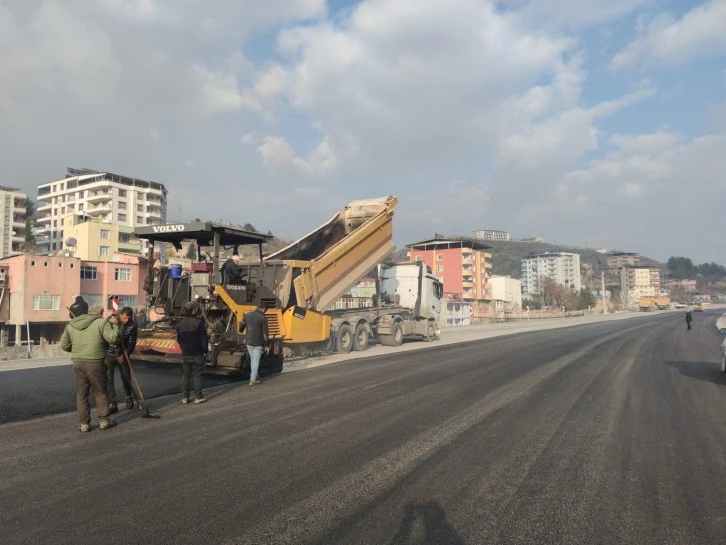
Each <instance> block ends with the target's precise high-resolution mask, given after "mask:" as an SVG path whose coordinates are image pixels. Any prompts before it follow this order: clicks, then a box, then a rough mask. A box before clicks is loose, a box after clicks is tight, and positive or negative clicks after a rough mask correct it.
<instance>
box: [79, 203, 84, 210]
mask: <svg viewBox="0 0 726 545" xmlns="http://www.w3.org/2000/svg"><path fill="white" fill-rule="evenodd" d="M78 211H79V212H82V211H83V203H79V204H78Z"/></svg>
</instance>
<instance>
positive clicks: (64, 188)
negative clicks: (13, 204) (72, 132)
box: [35, 168, 167, 253]
mask: <svg viewBox="0 0 726 545" xmlns="http://www.w3.org/2000/svg"><path fill="white" fill-rule="evenodd" d="M166 195H167V190H166V188H165V187H164V185H163V184H160V183H157V182H147V181H144V180H139V179H136V178H129V177H127V176H120V175H118V174H112V173H110V172H100V171H96V170H89V169H85V168H84V169H75V168H69V169H68V173H67V174H66V177H65V178H62V179H60V180H55V181H53V182H48V183H46V184H42V185H39V186H38V204H37V207H36V210H37V214H38V228H37V230H36V236H35V238H36V242H37V243H38V246H39V249H40V251H41V252H44V253H50V252H54V251H57V250H60V249H61V248H62V247H63V240H64V239H63V218H64V217H65V216H66V215H68V214H85V215H87V216H91V217H93V218H96V219H99V220H101V221H104V222H108V223H112V224H116V225H126V226H129V227H136V226H137V225H157V224H160V223H165V222H166Z"/></svg>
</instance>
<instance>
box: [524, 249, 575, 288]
mask: <svg viewBox="0 0 726 545" xmlns="http://www.w3.org/2000/svg"><path fill="white" fill-rule="evenodd" d="M542 277H546V278H551V279H552V280H554V281H555V282H557V283H558V284H561V285H563V286H567V287H568V288H570V289H571V290H572V291H579V290H580V288H581V287H582V283H581V281H580V254H571V253H569V252H545V253H543V254H536V255H531V256H527V257H525V258H523V259H522V293H526V294H529V295H537V294H539V293H541V291H542V282H541V278H542Z"/></svg>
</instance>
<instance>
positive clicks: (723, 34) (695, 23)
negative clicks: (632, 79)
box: [610, 0, 726, 70]
mask: <svg viewBox="0 0 726 545" xmlns="http://www.w3.org/2000/svg"><path fill="white" fill-rule="evenodd" d="M724 29H726V2H723V1H722V0H713V1H709V2H705V3H703V4H701V5H699V6H697V7H695V8H693V9H692V10H691V11H689V12H688V13H686V14H685V15H684V16H683V17H682V18H681V19H677V20H676V19H674V18H673V17H672V16H670V15H667V14H660V15H657V16H656V17H655V18H654V19H652V20H651V21H649V22H646V21H645V20H643V19H641V21H640V23H639V25H638V31H637V36H636V38H635V40H633V42H632V43H630V44H629V45H628V46H627V47H626V48H625V49H623V50H622V51H620V52H619V53H618V54H617V55H615V56H614V57H613V59H612V61H611V62H610V67H611V68H612V69H614V70H618V69H622V68H631V67H636V66H641V65H648V64H665V65H678V64H681V63H684V62H686V61H689V60H691V59H693V58H696V57H701V56H716V55H723V54H725V53H726V31H724Z"/></svg>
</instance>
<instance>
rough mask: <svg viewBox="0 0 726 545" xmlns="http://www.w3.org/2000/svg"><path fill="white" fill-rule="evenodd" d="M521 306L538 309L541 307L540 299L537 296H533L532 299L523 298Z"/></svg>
mask: <svg viewBox="0 0 726 545" xmlns="http://www.w3.org/2000/svg"><path fill="white" fill-rule="evenodd" d="M522 306H523V307H529V308H530V309H533V310H540V309H541V308H542V299H540V298H539V297H533V298H532V299H523V300H522Z"/></svg>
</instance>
